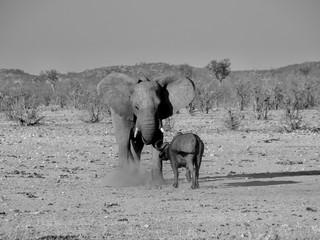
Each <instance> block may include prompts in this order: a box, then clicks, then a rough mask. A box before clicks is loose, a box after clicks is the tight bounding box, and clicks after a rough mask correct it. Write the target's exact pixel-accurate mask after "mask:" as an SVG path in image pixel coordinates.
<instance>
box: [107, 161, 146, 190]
mask: <svg viewBox="0 0 320 240" xmlns="http://www.w3.org/2000/svg"><path fill="white" fill-rule="evenodd" d="M150 182H151V174H150V171H148V170H147V169H145V168H144V167H142V166H134V167H125V168H118V169H116V170H114V171H112V172H109V173H107V175H106V176H105V177H104V178H103V184H104V185H106V186H110V187H131V186H141V185H148V184H149V183H150Z"/></svg>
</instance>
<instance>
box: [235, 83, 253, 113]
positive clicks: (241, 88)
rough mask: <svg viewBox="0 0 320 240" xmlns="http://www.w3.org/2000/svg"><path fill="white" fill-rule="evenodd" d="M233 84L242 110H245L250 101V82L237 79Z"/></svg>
mask: <svg viewBox="0 0 320 240" xmlns="http://www.w3.org/2000/svg"><path fill="white" fill-rule="evenodd" d="M233 84H234V90H235V93H236V97H237V99H238V103H239V108H240V111H243V110H244V108H245V106H246V105H248V103H249V101H250V84H249V83H248V82H247V81H244V80H242V79H239V80H238V81H235V82H234V83H233Z"/></svg>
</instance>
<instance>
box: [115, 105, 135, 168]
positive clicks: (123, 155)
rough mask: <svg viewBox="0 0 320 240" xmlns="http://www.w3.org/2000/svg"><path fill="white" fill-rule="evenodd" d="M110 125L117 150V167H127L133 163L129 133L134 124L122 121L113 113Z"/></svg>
mask: <svg viewBox="0 0 320 240" xmlns="http://www.w3.org/2000/svg"><path fill="white" fill-rule="evenodd" d="M112 123H113V127H114V134H115V137H116V141H117V144H118V148H119V167H122V168H123V167H129V166H130V164H131V163H133V162H134V157H133V155H132V152H131V147H130V133H131V129H132V128H133V126H134V123H132V122H131V121H128V120H125V119H123V118H122V117H120V116H119V115H117V114H116V113H114V112H113V111H112Z"/></svg>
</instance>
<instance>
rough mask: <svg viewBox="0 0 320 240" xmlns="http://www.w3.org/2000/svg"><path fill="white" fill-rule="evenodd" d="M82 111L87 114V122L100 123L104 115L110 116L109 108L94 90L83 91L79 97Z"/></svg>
mask: <svg viewBox="0 0 320 240" xmlns="http://www.w3.org/2000/svg"><path fill="white" fill-rule="evenodd" d="M81 105H82V109H84V110H86V111H87V113H88V114H89V117H90V118H89V120H88V121H89V122H91V123H97V122H100V121H101V120H102V119H103V118H104V116H105V115H110V114H111V113H110V110H109V107H108V106H107V105H106V104H105V103H104V102H103V99H102V98H101V96H99V95H98V93H97V91H96V90H93V89H91V90H90V89H89V90H85V91H84V92H83V94H82V96H81Z"/></svg>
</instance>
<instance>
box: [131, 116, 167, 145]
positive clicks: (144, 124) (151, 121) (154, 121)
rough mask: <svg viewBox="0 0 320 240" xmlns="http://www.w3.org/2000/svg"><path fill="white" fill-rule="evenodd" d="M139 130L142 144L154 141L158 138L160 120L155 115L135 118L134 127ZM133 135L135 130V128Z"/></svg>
mask: <svg viewBox="0 0 320 240" xmlns="http://www.w3.org/2000/svg"><path fill="white" fill-rule="evenodd" d="M137 128H138V131H140V132H141V136H142V141H143V143H144V144H146V145H149V144H153V143H155V141H156V140H158V139H159V138H160V136H159V131H160V128H162V126H161V121H160V120H159V119H158V118H157V116H154V115H153V116H152V117H150V116H147V117H145V118H140V119H137V124H136V129H137ZM135 135H137V134H136V130H135Z"/></svg>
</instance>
